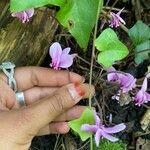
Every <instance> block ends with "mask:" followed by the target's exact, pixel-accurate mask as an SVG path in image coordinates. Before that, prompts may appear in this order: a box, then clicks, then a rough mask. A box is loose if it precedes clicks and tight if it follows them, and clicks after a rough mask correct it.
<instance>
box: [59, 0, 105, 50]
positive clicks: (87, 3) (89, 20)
mask: <svg viewBox="0 0 150 150" xmlns="http://www.w3.org/2000/svg"><path fill="white" fill-rule="evenodd" d="M100 1H101V9H102V6H103V0H100ZM98 3H99V0H69V1H68V3H66V4H65V5H64V7H63V8H62V9H61V10H60V11H59V12H58V14H57V19H58V20H59V22H60V23H61V24H62V25H63V26H64V27H66V28H68V30H69V32H70V33H71V34H72V35H73V37H74V38H75V39H76V40H77V42H78V43H79V45H80V47H81V48H84V49H86V47H87V45H88V42H89V37H90V34H91V32H92V29H93V27H94V24H95V21H96V15H97V10H98Z"/></svg>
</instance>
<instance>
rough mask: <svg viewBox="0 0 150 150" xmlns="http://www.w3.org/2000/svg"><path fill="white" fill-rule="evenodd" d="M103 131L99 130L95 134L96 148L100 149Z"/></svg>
mask: <svg viewBox="0 0 150 150" xmlns="http://www.w3.org/2000/svg"><path fill="white" fill-rule="evenodd" d="M101 136H102V135H101V131H100V130H97V132H96V134H95V143H96V146H97V147H98V146H99V142H100V138H101Z"/></svg>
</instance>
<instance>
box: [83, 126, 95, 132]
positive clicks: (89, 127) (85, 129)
mask: <svg viewBox="0 0 150 150" xmlns="http://www.w3.org/2000/svg"><path fill="white" fill-rule="evenodd" d="M81 131H90V132H96V131H97V127H96V126H95V125H89V124H83V125H82V126H81Z"/></svg>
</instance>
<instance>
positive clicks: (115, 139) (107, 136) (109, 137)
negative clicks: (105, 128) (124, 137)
mask: <svg viewBox="0 0 150 150" xmlns="http://www.w3.org/2000/svg"><path fill="white" fill-rule="evenodd" d="M102 136H103V137H104V138H106V139H108V140H110V141H112V142H116V141H118V140H119V139H118V138H116V137H114V136H111V135H110V134H107V133H106V132H102Z"/></svg>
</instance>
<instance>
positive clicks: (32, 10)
mask: <svg viewBox="0 0 150 150" xmlns="http://www.w3.org/2000/svg"><path fill="white" fill-rule="evenodd" d="M25 12H26V13H27V16H28V18H31V17H32V16H33V14H34V8H31V9H28V10H26V11H25Z"/></svg>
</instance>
